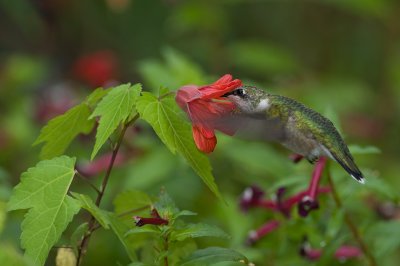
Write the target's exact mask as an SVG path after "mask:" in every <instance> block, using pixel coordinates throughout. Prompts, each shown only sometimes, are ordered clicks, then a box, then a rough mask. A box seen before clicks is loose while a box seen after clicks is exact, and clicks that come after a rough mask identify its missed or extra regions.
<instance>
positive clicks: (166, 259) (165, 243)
mask: <svg viewBox="0 0 400 266" xmlns="http://www.w3.org/2000/svg"><path fill="white" fill-rule="evenodd" d="M164 251H166V255H165V257H164V265H165V266H168V235H167V236H166V237H165V238H164Z"/></svg>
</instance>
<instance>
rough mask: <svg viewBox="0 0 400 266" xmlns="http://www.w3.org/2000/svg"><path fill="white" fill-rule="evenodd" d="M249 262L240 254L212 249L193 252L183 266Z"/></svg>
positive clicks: (228, 250)
mask: <svg viewBox="0 0 400 266" xmlns="http://www.w3.org/2000/svg"><path fill="white" fill-rule="evenodd" d="M225 261H232V262H240V261H243V262H245V263H247V262H248V260H247V258H246V257H245V256H243V255H242V254H240V253H239V252H237V251H235V250H232V249H227V248H220V247H210V248H206V249H199V250H196V251H195V252H193V253H192V254H191V255H190V256H189V257H188V258H186V259H185V260H184V261H182V263H181V264H180V265H181V266H203V265H204V266H205V265H212V264H213V263H218V262H225Z"/></svg>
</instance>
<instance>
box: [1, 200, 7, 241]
mask: <svg viewBox="0 0 400 266" xmlns="http://www.w3.org/2000/svg"><path fill="white" fill-rule="evenodd" d="M5 221H6V203H5V202H4V201H1V200H0V234H1V232H2V231H3V228H4V223H5Z"/></svg>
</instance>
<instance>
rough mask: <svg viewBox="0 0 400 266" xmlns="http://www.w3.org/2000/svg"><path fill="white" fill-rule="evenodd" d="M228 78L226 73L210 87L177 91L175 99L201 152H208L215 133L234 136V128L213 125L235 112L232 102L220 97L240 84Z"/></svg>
mask: <svg viewBox="0 0 400 266" xmlns="http://www.w3.org/2000/svg"><path fill="white" fill-rule="evenodd" d="M232 79H233V78H232V76H231V75H229V74H226V75H224V76H222V77H221V78H220V79H219V80H217V81H216V82H214V83H212V84H210V85H205V86H197V85H186V86H183V87H181V88H180V89H179V90H178V91H177V94H176V97H175V100H176V102H177V104H178V105H179V107H180V108H181V109H182V110H183V111H185V112H186V113H187V114H188V116H189V118H190V120H191V122H192V131H193V139H194V141H195V143H196V146H197V148H198V149H199V150H200V151H202V152H204V153H210V152H212V151H213V150H214V148H215V146H216V145H217V138H216V137H215V130H219V131H221V132H223V133H225V134H227V135H233V134H234V133H235V130H234V129H229V128H226V127H224V126H222V125H217V124H216V123H214V122H213V121H216V119H217V118H218V117H221V116H224V115H227V114H229V113H230V112H231V111H232V110H234V109H235V105H234V104H233V103H231V102H229V101H227V100H226V99H224V98H222V96H223V95H224V94H226V93H228V92H231V91H233V90H234V89H236V88H238V87H240V86H241V85H242V82H241V81H240V80H239V79H234V80H232Z"/></svg>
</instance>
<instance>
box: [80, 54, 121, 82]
mask: <svg viewBox="0 0 400 266" xmlns="http://www.w3.org/2000/svg"><path fill="white" fill-rule="evenodd" d="M117 68H118V62H117V59H116V57H115V55H114V53H112V52H111V51H97V52H94V53H91V54H87V55H84V56H82V57H80V58H79V59H78V60H77V61H76V63H75V65H74V69H73V71H74V74H75V76H76V77H77V78H79V79H81V80H82V81H84V82H86V83H88V84H89V85H90V86H92V87H99V86H104V85H105V84H106V83H107V82H109V81H112V80H114V79H116V78H117V72H118V70H117Z"/></svg>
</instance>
